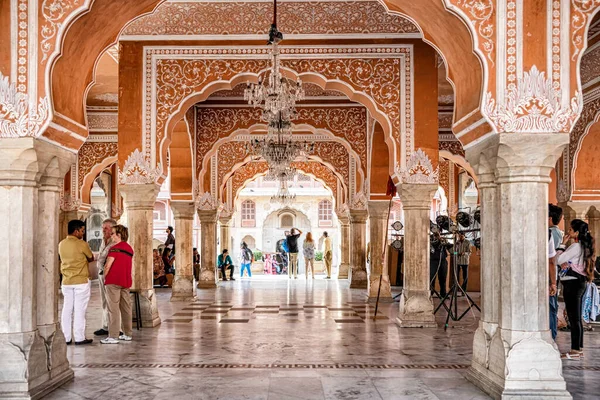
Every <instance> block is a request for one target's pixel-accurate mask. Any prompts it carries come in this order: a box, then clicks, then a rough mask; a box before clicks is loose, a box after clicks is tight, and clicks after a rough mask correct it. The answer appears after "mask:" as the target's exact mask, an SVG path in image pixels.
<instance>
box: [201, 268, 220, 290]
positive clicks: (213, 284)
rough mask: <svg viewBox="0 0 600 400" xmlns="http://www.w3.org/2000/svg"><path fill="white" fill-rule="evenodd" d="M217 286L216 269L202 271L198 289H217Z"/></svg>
mask: <svg viewBox="0 0 600 400" xmlns="http://www.w3.org/2000/svg"><path fill="white" fill-rule="evenodd" d="M216 288H217V278H216V276H215V271H214V270H210V269H205V270H202V271H200V280H199V281H198V289H216Z"/></svg>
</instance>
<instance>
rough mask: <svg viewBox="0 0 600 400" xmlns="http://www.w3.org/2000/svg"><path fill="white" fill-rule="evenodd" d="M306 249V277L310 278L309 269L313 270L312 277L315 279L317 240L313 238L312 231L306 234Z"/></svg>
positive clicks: (303, 246) (304, 245)
mask: <svg viewBox="0 0 600 400" xmlns="http://www.w3.org/2000/svg"><path fill="white" fill-rule="evenodd" d="M302 249H303V250H304V263H305V269H306V279H308V269H309V268H310V271H311V272H312V278H313V279H315V241H314V240H313V237H312V233H310V232H308V233H307V234H306V239H304V243H303V244H302Z"/></svg>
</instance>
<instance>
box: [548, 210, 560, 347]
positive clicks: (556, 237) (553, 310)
mask: <svg viewBox="0 0 600 400" xmlns="http://www.w3.org/2000/svg"><path fill="white" fill-rule="evenodd" d="M562 217H563V210H562V208H560V207H558V206H555V205H553V204H548V225H549V226H550V239H551V241H550V243H549V244H548V246H550V247H552V248H553V250H555V251H554V255H556V249H557V248H558V246H560V244H561V243H562V240H563V236H564V234H563V232H562V231H561V230H560V228H559V227H558V224H559V223H560V221H561V220H562ZM548 253H551V252H550V249H548ZM550 267H551V268H550V269H551V271H550V277H549V278H550V289H549V313H550V332H551V333H552V339H554V340H556V336H557V332H558V290H557V287H556V281H557V279H558V268H556V263H555V260H554V256H553V258H552V261H551V263H550ZM552 267H554V268H553V269H552Z"/></svg>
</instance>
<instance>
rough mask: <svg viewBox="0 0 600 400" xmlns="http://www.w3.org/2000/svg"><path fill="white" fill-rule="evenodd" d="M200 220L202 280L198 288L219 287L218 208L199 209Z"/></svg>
mask: <svg viewBox="0 0 600 400" xmlns="http://www.w3.org/2000/svg"><path fill="white" fill-rule="evenodd" d="M198 219H199V220H200V237H201V243H202V247H201V248H200V280H199V281H198V288H201V289H214V288H216V287H217V271H216V269H217V268H216V267H217V210H216V209H215V210H198Z"/></svg>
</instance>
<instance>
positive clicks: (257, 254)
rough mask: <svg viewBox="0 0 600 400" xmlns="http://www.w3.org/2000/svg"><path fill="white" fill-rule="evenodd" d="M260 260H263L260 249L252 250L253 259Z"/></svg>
mask: <svg viewBox="0 0 600 400" xmlns="http://www.w3.org/2000/svg"><path fill="white" fill-rule="evenodd" d="M262 260H263V254H262V251H260V250H254V261H262Z"/></svg>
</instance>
